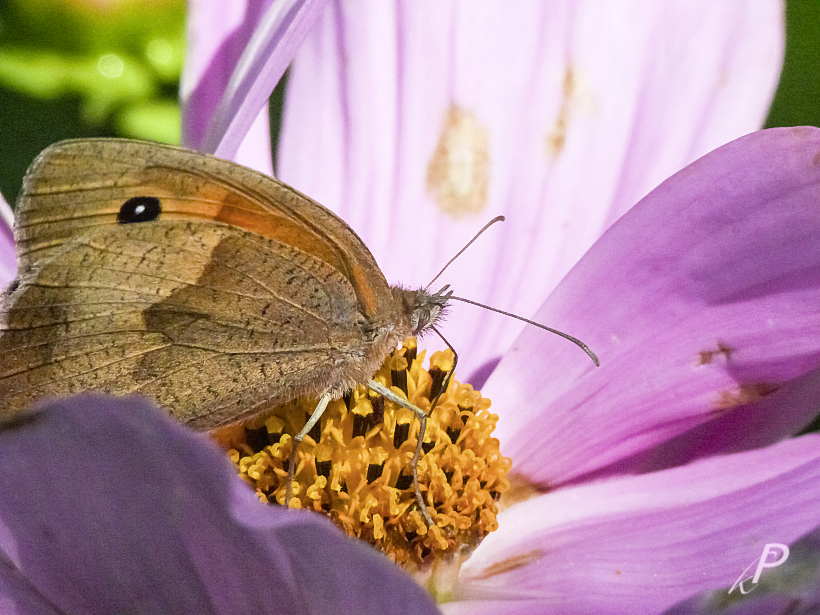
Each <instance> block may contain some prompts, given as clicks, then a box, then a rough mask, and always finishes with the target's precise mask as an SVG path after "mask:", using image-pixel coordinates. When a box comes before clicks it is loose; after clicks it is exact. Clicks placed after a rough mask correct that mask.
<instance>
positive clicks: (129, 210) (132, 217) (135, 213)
mask: <svg viewBox="0 0 820 615" xmlns="http://www.w3.org/2000/svg"><path fill="white" fill-rule="evenodd" d="M161 211H162V207H160V203H159V199H158V198H157V197H155V196H134V197H131V198H130V199H128V200H127V201H126V202H125V203H123V204H122V207H120V211H119V213H118V214H117V222H119V223H120V224H131V223H132V222H150V221H151V220H156V219H157V218H158V217H159V214H160V212H161Z"/></svg>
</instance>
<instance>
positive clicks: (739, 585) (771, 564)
mask: <svg viewBox="0 0 820 615" xmlns="http://www.w3.org/2000/svg"><path fill="white" fill-rule="evenodd" d="M770 556H774V557H773V558H772V557H770ZM787 559H789V547H788V546H786V545H782V544H780V543H778V542H772V543H768V544H767V545H766V546H764V547H763V554H762V555H761V556H760V557H758V558H757V559H756V560H754V561H753V562H752V563H751V564H749V565H748V566H747V567H746V570H744V571H743V573H742V574H741V575H740V577H738V579H737V581H735V584H734V585H732V588H731V589H730V590H729V593H730V594H731V593H732V592H733V591H735V589H740V593H741V594H748V593H749V592H750V591H752V590H753V589H754V588H755V586H756V585H757V583H758V581H760V575H761V574H763V569H764V568H775V567H776V566H779V565H780V564H782V563H784V562H785V561H786V560H787ZM755 564H757V568H756V569H755V573H754V575H753V576H752V577H747V576H746V574H747V573H748V572H749V569H750V568H751V567H752V566H754V565H755ZM750 578H751V580H752V587H750V588H749V589H746V588H745V587H743V583H745V582H746V581H748V580H749V579H750Z"/></svg>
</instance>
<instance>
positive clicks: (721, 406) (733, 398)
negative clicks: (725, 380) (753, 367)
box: [716, 382, 780, 414]
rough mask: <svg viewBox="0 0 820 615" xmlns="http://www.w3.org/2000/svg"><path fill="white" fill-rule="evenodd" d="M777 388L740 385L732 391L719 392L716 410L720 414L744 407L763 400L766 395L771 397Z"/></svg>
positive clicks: (766, 383) (760, 384) (756, 384)
mask: <svg viewBox="0 0 820 615" xmlns="http://www.w3.org/2000/svg"><path fill="white" fill-rule="evenodd" d="M779 388H780V385H779V384H774V383H772V382H758V383H755V384H742V385H740V386H739V387H738V388H737V389H735V390H733V391H721V392H720V393H718V403H717V407H716V410H717V411H718V413H720V414H722V413H723V412H725V411H726V410H729V409H731V408H737V407H738V406H745V405H746V404H750V403H752V402H756V401H758V400H760V399H763V398H764V397H766V396H767V395H771V394H772V393H774V392H775V391H776V390H777V389H779Z"/></svg>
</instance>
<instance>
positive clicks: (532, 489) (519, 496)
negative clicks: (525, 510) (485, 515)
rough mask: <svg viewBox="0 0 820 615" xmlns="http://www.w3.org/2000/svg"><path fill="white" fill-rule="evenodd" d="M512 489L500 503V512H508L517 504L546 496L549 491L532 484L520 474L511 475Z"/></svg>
mask: <svg viewBox="0 0 820 615" xmlns="http://www.w3.org/2000/svg"><path fill="white" fill-rule="evenodd" d="M508 479H509V483H510V488H509V489H508V490H507V491H506V492H505V493H504V495H503V496H502V497H501V499H500V500H499V501H498V510H499V511H502V510H506V509H507V508H510V507H511V506H514V505H515V504H520V503H521V502H526V501H527V500H529V499H532V498H534V497H538V496H539V495H544V494H545V493H547V492H548V491H549V489H545V488H543V487H540V486H538V485H536V484H535V483H532V482H530V481H529V480H528V479H526V478H525V477H523V476H521V475H520V474H511V475H510V476H509V477H508Z"/></svg>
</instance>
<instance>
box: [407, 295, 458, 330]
mask: <svg viewBox="0 0 820 615" xmlns="http://www.w3.org/2000/svg"><path fill="white" fill-rule="evenodd" d="M449 288H450V286H449V285H447V286H445V287H444V288H442V289H441V290H439V291H438V292H436V293H430V292H428V291H427V289H424V288H422V289H419V290H416V291H410V292H408V299H409V307H410V326H411V328H412V330H413V335H422V334H424V332H426V331H427V330H428V329H430V328H431V327H433V326H435V324H436V323H437V322H438V321H439V319H440V318H441V317H442V316H443V315H444V312H445V310H446V308H447V303H448V302H449V300H450V296H451V295H452V294H453V291H451V290H449Z"/></svg>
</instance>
